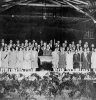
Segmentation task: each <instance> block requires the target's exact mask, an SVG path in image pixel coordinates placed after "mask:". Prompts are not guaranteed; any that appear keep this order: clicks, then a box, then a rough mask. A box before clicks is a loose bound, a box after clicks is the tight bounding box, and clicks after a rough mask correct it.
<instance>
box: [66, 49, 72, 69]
mask: <svg viewBox="0 0 96 100" xmlns="http://www.w3.org/2000/svg"><path fill="white" fill-rule="evenodd" d="M66 69H73V53H72V52H71V51H70V50H69V51H68V52H67V54H66Z"/></svg>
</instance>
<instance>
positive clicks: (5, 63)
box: [1, 47, 9, 68]
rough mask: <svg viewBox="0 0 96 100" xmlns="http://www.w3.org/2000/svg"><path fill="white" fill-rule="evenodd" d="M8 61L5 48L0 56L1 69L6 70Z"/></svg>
mask: <svg viewBox="0 0 96 100" xmlns="http://www.w3.org/2000/svg"><path fill="white" fill-rule="evenodd" d="M8 59H9V53H8V50H7V47H5V48H4V51H2V54H1V63H2V65H1V66H2V67H5V68H8Z"/></svg>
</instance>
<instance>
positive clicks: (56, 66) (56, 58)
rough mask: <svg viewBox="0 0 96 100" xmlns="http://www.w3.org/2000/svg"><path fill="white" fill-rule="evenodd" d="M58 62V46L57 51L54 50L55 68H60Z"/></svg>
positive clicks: (53, 62) (53, 60) (53, 61)
mask: <svg viewBox="0 0 96 100" xmlns="http://www.w3.org/2000/svg"><path fill="white" fill-rule="evenodd" d="M58 62H59V55H58V48H55V51H53V52H52V64H53V69H54V70H55V69H57V68H58Z"/></svg>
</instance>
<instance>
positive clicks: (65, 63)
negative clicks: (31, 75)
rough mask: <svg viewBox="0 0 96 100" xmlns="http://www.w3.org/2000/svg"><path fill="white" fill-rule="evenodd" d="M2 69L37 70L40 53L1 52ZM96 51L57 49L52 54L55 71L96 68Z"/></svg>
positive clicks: (33, 50) (24, 50)
mask: <svg viewBox="0 0 96 100" xmlns="http://www.w3.org/2000/svg"><path fill="white" fill-rule="evenodd" d="M0 59H1V60H0V67H3V68H18V69H31V68H32V69H36V68H38V51H36V48H35V47H34V48H33V49H30V50H29V47H26V48H23V49H22V48H20V50H18V48H16V50H15V49H14V48H11V50H10V49H8V48H7V47H5V48H4V50H0ZM95 60H96V49H94V51H92V52H90V51H89V48H87V49H84V51H83V50H82V47H80V50H77V49H76V50H73V51H72V50H67V51H65V50H64V48H62V47H61V48H60V51H59V50H58V48H55V50H54V51H53V52H52V64H53V69H56V68H63V69H75V68H79V69H89V68H96V61H95Z"/></svg>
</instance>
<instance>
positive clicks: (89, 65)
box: [87, 47, 92, 69]
mask: <svg viewBox="0 0 96 100" xmlns="http://www.w3.org/2000/svg"><path fill="white" fill-rule="evenodd" d="M91 55H92V53H91V52H90V49H89V47H88V48H87V60H88V69H90V68H91Z"/></svg>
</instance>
